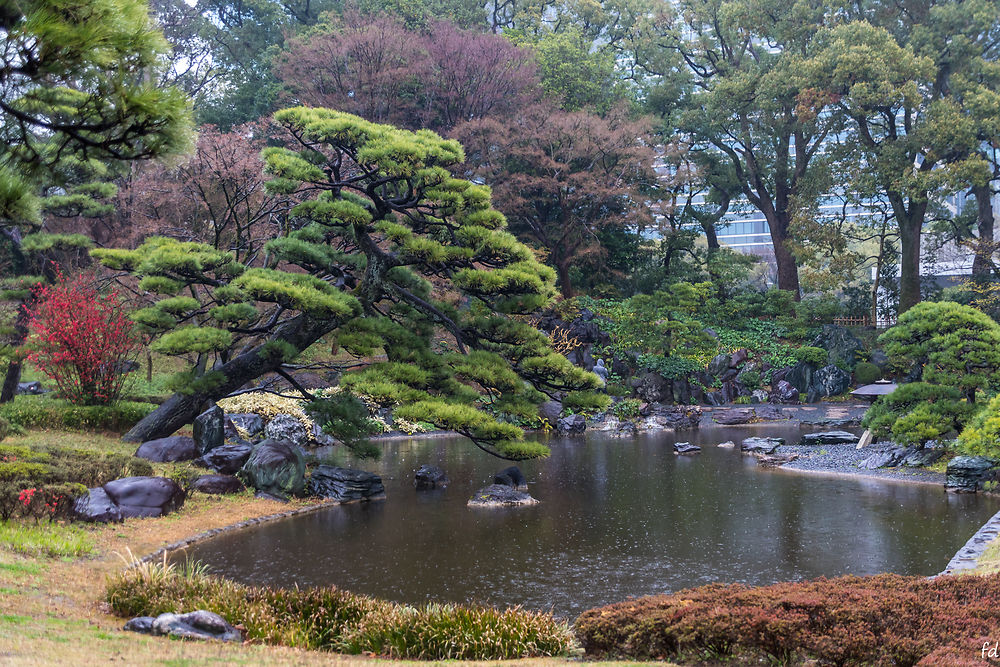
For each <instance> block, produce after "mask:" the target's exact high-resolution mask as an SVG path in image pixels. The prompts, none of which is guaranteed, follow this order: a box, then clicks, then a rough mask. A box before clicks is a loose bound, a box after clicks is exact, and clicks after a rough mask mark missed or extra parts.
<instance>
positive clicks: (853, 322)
mask: <svg viewBox="0 0 1000 667" xmlns="http://www.w3.org/2000/svg"><path fill="white" fill-rule="evenodd" d="M833 323H834V324H839V325H841V326H844V327H871V326H874V327H875V328H876V329H888V328H889V327H891V326H895V324H896V318H895V317H879V318H877V319H875V320H874V322H873V320H872V318H870V317H835V318H833Z"/></svg>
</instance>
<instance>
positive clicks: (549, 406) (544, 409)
mask: <svg viewBox="0 0 1000 667" xmlns="http://www.w3.org/2000/svg"><path fill="white" fill-rule="evenodd" d="M560 414H562V403H560V402H559V401H545V402H544V403H542V404H541V405H539V406H538V416H539V417H540V418H541V419H544V420H545V421H547V422H548V423H549V426H555V425H556V424H558V423H559V415H560Z"/></svg>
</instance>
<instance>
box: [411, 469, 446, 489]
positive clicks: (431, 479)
mask: <svg viewBox="0 0 1000 667" xmlns="http://www.w3.org/2000/svg"><path fill="white" fill-rule="evenodd" d="M449 481H451V480H449V479H448V475H447V473H445V471H444V470H443V469H442V468H439V467H437V466H432V465H427V464H424V465H422V466H420V467H419V468H417V471H416V472H415V473H413V486H415V487H416V488H417V490H418V491H426V490H428V489H443V488H444V487H446V486H448V482H449Z"/></svg>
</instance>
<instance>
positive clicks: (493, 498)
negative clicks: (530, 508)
mask: <svg viewBox="0 0 1000 667" xmlns="http://www.w3.org/2000/svg"><path fill="white" fill-rule="evenodd" d="M537 504H538V501H537V500H535V499H534V498H532V497H531V496H529V495H528V494H527V493H525V492H524V491H518V490H517V489H515V488H513V487H510V486H505V485H503V484H490V485H489V486H486V487H483V488H481V489H479V490H478V491H476V493H475V494H474V495H473V496H472V498H470V499H469V503H468V505H469V507H516V506H520V505H537Z"/></svg>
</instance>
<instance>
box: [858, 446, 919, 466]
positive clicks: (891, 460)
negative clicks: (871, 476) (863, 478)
mask: <svg viewBox="0 0 1000 667" xmlns="http://www.w3.org/2000/svg"><path fill="white" fill-rule="evenodd" d="M906 454H907V449H906V448H905V447H889V448H887V449H882V450H879V451H875V452H872V453H871V454H869V455H868V456H867V457H865V459H864V460H862V461H861V462H860V463H858V467H859V468H861V469H863V470H878V469H879V468H895V467H896V466H898V465H899V464H900V463H902V461H903V459H904V458H905V457H906Z"/></svg>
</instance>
